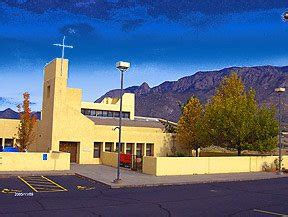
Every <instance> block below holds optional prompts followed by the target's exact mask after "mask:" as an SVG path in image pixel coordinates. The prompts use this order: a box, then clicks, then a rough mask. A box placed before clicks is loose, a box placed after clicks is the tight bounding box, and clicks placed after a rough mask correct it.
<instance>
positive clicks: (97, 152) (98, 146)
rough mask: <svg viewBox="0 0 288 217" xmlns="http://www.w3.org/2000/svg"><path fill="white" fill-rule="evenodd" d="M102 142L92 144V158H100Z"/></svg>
mask: <svg viewBox="0 0 288 217" xmlns="http://www.w3.org/2000/svg"><path fill="white" fill-rule="evenodd" d="M101 144H102V142H94V158H100V153H101Z"/></svg>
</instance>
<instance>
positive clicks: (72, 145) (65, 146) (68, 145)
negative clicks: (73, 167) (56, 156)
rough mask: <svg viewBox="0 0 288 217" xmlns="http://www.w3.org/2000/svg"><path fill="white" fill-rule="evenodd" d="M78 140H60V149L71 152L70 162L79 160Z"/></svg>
mask: <svg viewBox="0 0 288 217" xmlns="http://www.w3.org/2000/svg"><path fill="white" fill-rule="evenodd" d="M78 144H79V143H78V142H60V147H59V150H60V151H62V152H68V153H70V162H74V163H76V162H77V146H78Z"/></svg>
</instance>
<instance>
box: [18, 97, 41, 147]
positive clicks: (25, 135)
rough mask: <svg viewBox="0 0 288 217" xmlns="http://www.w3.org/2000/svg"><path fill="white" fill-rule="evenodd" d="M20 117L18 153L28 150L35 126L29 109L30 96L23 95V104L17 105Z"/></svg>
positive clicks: (34, 119)
mask: <svg viewBox="0 0 288 217" xmlns="http://www.w3.org/2000/svg"><path fill="white" fill-rule="evenodd" d="M18 111H19V116H20V124H19V127H18V138H19V144H18V146H19V149H20V151H26V150H28V147H29V145H30V144H31V143H32V141H33V139H34V133H33V130H34V127H35V124H36V120H37V119H36V116H35V115H33V114H32V112H31V108H30V94H29V93H28V92H25V93H24V94H23V103H22V104H20V105H18Z"/></svg>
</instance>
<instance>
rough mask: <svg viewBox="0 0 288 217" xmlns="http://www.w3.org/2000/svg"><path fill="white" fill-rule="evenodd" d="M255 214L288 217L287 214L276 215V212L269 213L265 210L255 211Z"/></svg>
mask: <svg viewBox="0 0 288 217" xmlns="http://www.w3.org/2000/svg"><path fill="white" fill-rule="evenodd" d="M254 212H260V213H265V214H269V215H274V216H286V217H287V216H288V215H287V214H281V213H276V212H269V211H265V210H260V209H254Z"/></svg>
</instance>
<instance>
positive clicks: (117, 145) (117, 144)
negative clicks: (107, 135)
mask: <svg viewBox="0 0 288 217" xmlns="http://www.w3.org/2000/svg"><path fill="white" fill-rule="evenodd" d="M118 147H119V142H117V143H116V152H118ZM123 150H124V143H122V142H121V150H120V152H122V153H123Z"/></svg>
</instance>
